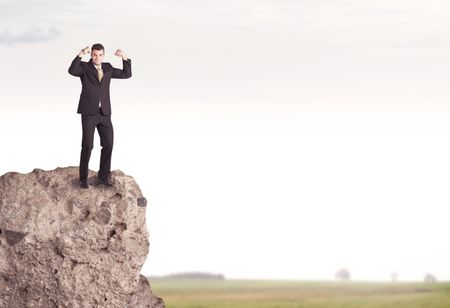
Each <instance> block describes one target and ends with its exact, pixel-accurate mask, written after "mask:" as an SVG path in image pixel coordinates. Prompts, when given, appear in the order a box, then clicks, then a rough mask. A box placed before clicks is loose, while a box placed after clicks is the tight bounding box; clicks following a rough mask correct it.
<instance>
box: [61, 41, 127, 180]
mask: <svg viewBox="0 0 450 308" xmlns="http://www.w3.org/2000/svg"><path fill="white" fill-rule="evenodd" d="M88 53H89V47H86V48H84V49H82V50H81V51H80V53H79V54H78V55H77V56H76V57H75V59H73V61H72V63H71V64H70V67H69V70H68V71H69V74H71V75H73V76H77V77H80V79H81V85H82V89H81V94H80V100H79V103H78V110H77V113H80V114H81V124H82V128H83V138H82V141H81V155H80V168H79V170H80V175H79V177H80V178H79V180H80V187H81V188H89V185H88V181H87V180H88V171H89V167H88V166H89V158H90V157H91V151H92V148H93V147H94V132H95V127H97V131H98V134H99V135H100V145H101V146H102V150H101V156H100V169H99V171H98V175H97V181H98V183H99V184H102V185H106V186H111V183H110V182H109V173H110V171H111V170H110V169H111V154H112V149H113V139H114V138H113V137H114V132H113V126H112V123H111V102H110V98H109V84H110V82H111V78H120V79H125V78H130V77H131V59H128V58H127V56H126V55H125V53H124V52H123V51H122V50H120V49H117V51H116V53H115V55H116V56H118V57H122V67H123V69H122V70H121V69H118V68H114V67H113V66H112V65H111V64H110V63H108V62H104V63H103V62H102V61H103V57H104V55H105V48H104V47H103V45H102V44H94V45H92V48H91V59H90V60H89V62H82V61H81V59H82V57H83V56H84V55H86V54H88Z"/></svg>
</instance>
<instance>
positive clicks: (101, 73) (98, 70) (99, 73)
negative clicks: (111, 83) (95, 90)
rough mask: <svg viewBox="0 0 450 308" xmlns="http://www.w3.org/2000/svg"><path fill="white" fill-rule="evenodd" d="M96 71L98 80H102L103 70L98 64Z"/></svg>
mask: <svg viewBox="0 0 450 308" xmlns="http://www.w3.org/2000/svg"><path fill="white" fill-rule="evenodd" d="M97 72H98V80H99V81H102V78H103V71H102V68H101V67H100V66H97Z"/></svg>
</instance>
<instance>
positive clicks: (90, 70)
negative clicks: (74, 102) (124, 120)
mask: <svg viewBox="0 0 450 308" xmlns="http://www.w3.org/2000/svg"><path fill="white" fill-rule="evenodd" d="M122 66H123V70H121V69H118V68H115V67H113V66H112V65H111V64H110V63H108V62H104V63H102V70H103V78H102V81H98V72H97V68H96V67H95V65H94V63H93V62H92V58H91V59H90V60H89V62H83V61H81V57H80V56H78V55H77V56H76V57H75V59H73V61H72V63H71V64H70V67H69V70H68V71H69V74H71V75H73V76H77V77H80V79H81V85H82V89H81V94H80V100H79V102H78V110H77V113H81V114H91V115H94V114H98V113H99V110H98V105H99V102H101V104H102V111H103V113H104V114H106V115H109V114H111V101H110V98H109V84H110V83H111V78H120V79H125V78H130V77H131V59H128V60H123V59H122Z"/></svg>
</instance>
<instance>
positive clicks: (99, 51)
mask: <svg viewBox="0 0 450 308" xmlns="http://www.w3.org/2000/svg"><path fill="white" fill-rule="evenodd" d="M104 56H105V48H104V47H103V45H102V44H98V43H97V44H94V45H92V47H91V58H92V62H94V63H95V64H96V65H100V64H102V61H103V57H104Z"/></svg>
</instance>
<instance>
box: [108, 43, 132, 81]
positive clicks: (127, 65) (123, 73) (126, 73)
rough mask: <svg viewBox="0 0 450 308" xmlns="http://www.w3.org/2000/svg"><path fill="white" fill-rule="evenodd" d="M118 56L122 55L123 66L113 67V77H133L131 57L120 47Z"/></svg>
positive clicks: (117, 52)
mask: <svg viewBox="0 0 450 308" xmlns="http://www.w3.org/2000/svg"><path fill="white" fill-rule="evenodd" d="M116 56H118V57H122V68H123V69H118V68H115V67H113V68H112V69H113V70H112V75H111V78H120V79H126V78H130V77H131V59H128V57H127V56H126V54H125V53H124V52H123V51H121V50H120V49H117V51H116Z"/></svg>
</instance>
